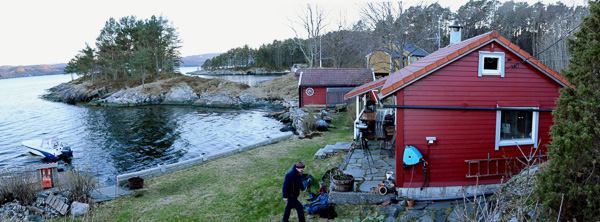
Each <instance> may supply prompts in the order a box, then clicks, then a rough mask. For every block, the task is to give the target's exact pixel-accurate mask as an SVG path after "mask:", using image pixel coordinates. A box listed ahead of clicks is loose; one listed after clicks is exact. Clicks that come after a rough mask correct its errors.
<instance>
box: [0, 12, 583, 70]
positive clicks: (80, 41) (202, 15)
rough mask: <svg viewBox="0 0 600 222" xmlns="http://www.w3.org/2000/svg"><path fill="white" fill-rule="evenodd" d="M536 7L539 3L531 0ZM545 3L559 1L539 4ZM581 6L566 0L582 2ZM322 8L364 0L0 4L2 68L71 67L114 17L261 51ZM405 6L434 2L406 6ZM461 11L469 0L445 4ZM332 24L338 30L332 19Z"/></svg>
mask: <svg viewBox="0 0 600 222" xmlns="http://www.w3.org/2000/svg"><path fill="white" fill-rule="evenodd" d="M526 1H527V2H529V3H530V4H531V3H534V2H537V1H536V0H526ZM541 1H542V2H544V3H549V2H555V1H550V0H541ZM583 1H584V0H563V2H565V4H568V5H572V4H573V2H576V3H578V4H581V2H583ZM317 2H318V3H319V5H320V7H321V8H323V9H324V10H325V11H326V13H327V14H328V17H329V18H330V19H337V18H339V17H340V15H343V16H345V17H346V19H347V21H348V23H349V24H348V25H350V24H352V23H354V22H356V21H358V19H360V13H359V11H360V8H361V7H362V6H363V5H364V3H365V2H367V1H364V0H327V1H326V0H321V1H316V0H310V1H309V0H302V1H300V0H252V1H248V0H238V1H232V0H210V1H181V0H159V1H157V0H143V1H142V0H140V1H138V0H102V1H87V0H72V1H71V0H69V1H67V0H34V1H32V0H10V1H2V2H1V3H0V65H35V64H55V63H66V62H68V61H69V60H70V59H71V58H73V57H74V56H75V55H76V54H77V52H78V51H79V50H81V49H83V48H84V47H85V43H86V42H87V43H89V44H90V45H91V46H94V43H95V39H96V37H97V36H98V35H99V33H100V29H102V28H103V27H104V23H105V22H106V21H107V20H108V19H109V18H110V17H114V18H115V19H118V18H121V17H125V16H129V15H134V16H136V17H137V18H138V19H146V18H149V17H150V16H152V15H163V17H165V18H167V19H168V20H169V21H171V22H173V25H174V26H175V27H176V28H177V29H178V32H179V37H180V39H181V40H182V41H183V43H182V44H181V46H182V48H181V53H182V56H189V55H197V54H205V53H217V52H225V51H227V50H229V49H231V48H234V47H239V46H243V45H244V44H248V45H249V46H250V47H254V48H256V47H259V46H260V45H262V44H265V43H270V42H272V41H273V40H275V39H277V40H283V39H287V38H291V37H293V36H294V32H293V31H292V30H291V29H290V21H289V20H290V19H292V20H297V15H298V14H299V13H301V12H302V10H303V9H304V8H305V7H306V4H307V3H313V4H315V3H317ZM403 2H404V4H405V5H406V6H410V5H415V4H418V3H421V2H422V3H424V4H426V5H428V4H430V3H433V2H436V1H435V0H423V1H419V0H409V1H403ZM439 2H440V4H441V5H442V6H443V7H450V9H451V10H452V11H456V10H457V9H458V8H459V7H460V6H461V5H463V4H465V3H466V2H468V0H450V1H448V0H441V1H439ZM330 24H337V22H335V21H331V22H330Z"/></svg>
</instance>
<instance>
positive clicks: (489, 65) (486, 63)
mask: <svg viewBox="0 0 600 222" xmlns="http://www.w3.org/2000/svg"><path fill="white" fill-rule="evenodd" d="M483 69H484V70H485V69H491V70H498V58H494V57H484V58H483Z"/></svg>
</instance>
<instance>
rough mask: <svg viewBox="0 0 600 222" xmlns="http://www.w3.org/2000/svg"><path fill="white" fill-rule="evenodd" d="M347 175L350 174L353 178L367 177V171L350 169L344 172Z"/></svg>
mask: <svg viewBox="0 0 600 222" xmlns="http://www.w3.org/2000/svg"><path fill="white" fill-rule="evenodd" d="M344 173H345V174H350V175H352V176H354V177H355V178H356V177H365V170H363V169H355V168H353V169H348V170H344Z"/></svg>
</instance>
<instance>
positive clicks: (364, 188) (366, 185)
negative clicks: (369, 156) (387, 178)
mask: <svg viewBox="0 0 600 222" xmlns="http://www.w3.org/2000/svg"><path fill="white" fill-rule="evenodd" d="M378 183H381V182H378V181H367V180H365V182H363V183H362V184H361V185H360V187H359V188H358V191H360V192H371V187H377V184H378Z"/></svg>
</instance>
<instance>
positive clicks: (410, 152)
mask: <svg viewBox="0 0 600 222" xmlns="http://www.w3.org/2000/svg"><path fill="white" fill-rule="evenodd" d="M402 162H403V163H404V164H403V167H404V169H408V167H409V166H412V165H416V164H418V163H419V162H422V163H423V185H422V186H421V190H423V187H425V182H427V165H429V163H427V161H425V158H423V155H421V152H419V150H418V149H417V148H416V147H414V146H413V145H408V146H406V147H405V148H404V156H403V157H402Z"/></svg>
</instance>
